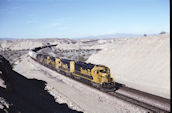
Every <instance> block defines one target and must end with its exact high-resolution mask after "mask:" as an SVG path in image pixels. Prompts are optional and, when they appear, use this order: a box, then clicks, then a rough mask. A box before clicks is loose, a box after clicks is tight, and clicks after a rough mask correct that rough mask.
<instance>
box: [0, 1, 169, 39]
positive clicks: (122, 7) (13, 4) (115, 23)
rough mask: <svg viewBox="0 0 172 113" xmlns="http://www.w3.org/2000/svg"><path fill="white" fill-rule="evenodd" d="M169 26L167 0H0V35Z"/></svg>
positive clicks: (102, 32)
mask: <svg viewBox="0 0 172 113" xmlns="http://www.w3.org/2000/svg"><path fill="white" fill-rule="evenodd" d="M169 29H170V5H169V0H0V38H78V37H87V36H98V35H106V34H115V33H133V34H153V33H160V32H161V31H165V32H169Z"/></svg>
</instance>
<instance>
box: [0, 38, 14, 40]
mask: <svg viewBox="0 0 172 113" xmlns="http://www.w3.org/2000/svg"><path fill="white" fill-rule="evenodd" d="M15 39H16V38H0V40H15Z"/></svg>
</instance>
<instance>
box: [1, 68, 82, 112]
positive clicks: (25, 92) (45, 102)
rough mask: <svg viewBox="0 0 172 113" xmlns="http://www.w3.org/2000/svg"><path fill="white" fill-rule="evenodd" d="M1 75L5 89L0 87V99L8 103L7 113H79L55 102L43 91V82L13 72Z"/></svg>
mask: <svg viewBox="0 0 172 113" xmlns="http://www.w3.org/2000/svg"><path fill="white" fill-rule="evenodd" d="M2 75H3V76H2V78H3V79H4V81H5V84H6V86H7V88H3V87H0V97H3V98H4V99H5V100H6V101H7V102H8V103H10V106H9V108H8V109H7V111H8V112H9V113H19V112H20V113H79V111H76V110H72V109H70V108H69V107H68V106H67V104H59V103H57V102H55V99H54V97H53V96H52V95H50V94H49V93H48V91H47V90H45V86H46V82H45V81H42V80H37V79H27V78H26V77H24V76H22V75H21V74H19V73H17V72H15V71H13V70H10V71H9V72H8V74H4V73H2ZM0 112H3V111H2V110H1V111H0ZM80 113H81V112H80Z"/></svg>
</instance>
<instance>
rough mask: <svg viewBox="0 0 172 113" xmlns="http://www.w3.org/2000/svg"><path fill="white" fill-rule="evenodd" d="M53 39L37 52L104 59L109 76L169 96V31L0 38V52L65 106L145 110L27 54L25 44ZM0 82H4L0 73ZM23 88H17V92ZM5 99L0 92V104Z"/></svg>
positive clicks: (91, 112)
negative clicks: (124, 35)
mask: <svg viewBox="0 0 172 113" xmlns="http://www.w3.org/2000/svg"><path fill="white" fill-rule="evenodd" d="M46 44H57V46H56V47H52V48H46V49H43V50H41V51H39V52H40V53H43V54H49V55H51V56H54V57H61V58H67V59H72V60H80V61H85V62H90V63H94V64H102V65H106V66H108V67H109V68H110V70H111V76H112V77H113V78H114V80H115V81H117V82H119V83H122V84H125V85H126V86H129V87H132V88H135V89H138V90H141V91H145V92H148V93H151V94H154V95H158V96H161V97H164V98H168V99H169V98H170V35H169V34H157V35H153V36H146V37H145V36H140V37H134V38H109V39H78V40H71V39H25V40H24V39H23V40H21V39H20V40H0V54H1V55H3V56H4V57H5V58H6V59H7V60H9V61H10V63H11V65H12V67H13V70H14V71H15V72H16V73H18V74H20V75H21V76H23V77H25V79H28V80H30V79H31V80H32V79H36V80H41V81H45V82H46V85H45V89H44V90H45V91H47V92H48V93H49V94H50V95H52V96H53V97H54V99H55V100H54V101H55V102H57V103H59V104H62V103H65V104H66V105H67V107H66V108H67V109H72V110H76V112H79V111H81V112H84V113H105V112H106V113H112V112H116V113H117V112H119V113H121V112H130V113H134V112H135V113H138V112H140V113H142V112H147V111H146V110H145V109H143V108H139V107H137V106H135V105H132V104H130V103H127V102H125V101H122V100H120V99H118V98H114V97H113V98H112V97H110V96H107V95H105V94H103V93H101V92H99V91H97V90H95V89H92V88H90V87H88V86H86V85H84V84H81V83H78V82H77V81H74V80H71V79H69V78H66V77H65V76H63V75H61V74H58V73H56V72H55V71H52V70H50V69H48V68H46V67H44V66H41V65H40V64H38V63H36V62H35V61H34V60H32V59H31V58H30V57H29V55H28V51H29V49H31V48H34V47H39V46H44V45H46ZM0 87H1V88H3V89H5V88H6V84H5V82H4V80H3V79H0ZM22 94H23V93H22ZM9 106H10V103H9V102H8V101H7V100H6V99H5V98H4V97H3V95H0V109H3V108H4V107H7V108H8V107H9Z"/></svg>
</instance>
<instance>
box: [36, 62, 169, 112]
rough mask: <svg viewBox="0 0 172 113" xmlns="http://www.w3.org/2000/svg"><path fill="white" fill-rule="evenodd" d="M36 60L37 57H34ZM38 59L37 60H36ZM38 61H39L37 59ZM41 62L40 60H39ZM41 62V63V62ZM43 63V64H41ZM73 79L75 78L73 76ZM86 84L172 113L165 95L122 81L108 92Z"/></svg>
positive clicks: (148, 106) (124, 98)
mask: <svg viewBox="0 0 172 113" xmlns="http://www.w3.org/2000/svg"><path fill="white" fill-rule="evenodd" d="M33 60H35V59H33ZM35 61H36V60H35ZM36 62H37V61H36ZM37 63H39V62H37ZM39 64H41V63H39ZM41 65H43V64H41ZM43 66H45V67H47V68H50V69H51V70H54V71H56V72H58V73H60V72H59V71H57V70H55V69H53V68H51V67H49V66H46V65H43ZM60 74H63V75H65V76H66V77H69V78H71V76H67V75H66V74H65V73H64V72H63V73H60ZM72 79H75V78H73V77H72ZM75 80H77V81H79V82H80V83H82V84H83V81H82V80H78V79H75ZM84 84H85V85H87V86H89V87H92V88H95V89H96V90H98V91H101V92H103V93H105V94H108V95H110V96H114V97H117V98H120V99H122V100H124V101H127V102H129V103H132V104H134V105H136V106H139V107H142V108H144V109H147V110H148V112H152V113H170V111H171V109H170V99H166V98H163V97H159V96H156V95H152V94H149V93H146V92H143V91H139V90H136V89H133V88H129V87H126V86H124V85H122V84H120V83H117V84H116V85H117V87H118V89H117V90H116V91H112V92H106V91H102V90H100V89H98V88H96V87H93V86H91V84H88V83H85V82H84Z"/></svg>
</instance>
